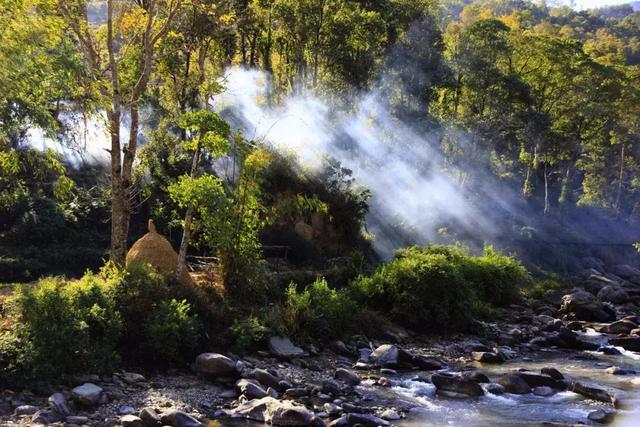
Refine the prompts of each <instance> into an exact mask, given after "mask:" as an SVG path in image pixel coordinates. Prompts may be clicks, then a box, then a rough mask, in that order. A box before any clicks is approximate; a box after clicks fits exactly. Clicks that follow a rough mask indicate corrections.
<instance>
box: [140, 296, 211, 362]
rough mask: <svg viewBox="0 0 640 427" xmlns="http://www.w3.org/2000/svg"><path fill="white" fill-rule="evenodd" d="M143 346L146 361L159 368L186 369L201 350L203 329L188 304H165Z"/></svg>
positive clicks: (151, 322)
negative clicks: (199, 346)
mask: <svg viewBox="0 0 640 427" xmlns="http://www.w3.org/2000/svg"><path fill="white" fill-rule="evenodd" d="M146 329H147V332H146V336H145V337H144V341H143V342H142V343H141V346H142V347H143V350H144V352H145V355H146V357H145V358H148V359H151V360H152V362H154V364H156V365H165V366H167V365H168V366H175V365H186V364H187V363H189V362H191V360H192V357H193V355H194V353H195V352H196V350H197V349H198V345H199V340H200V329H201V325H200V322H199V321H198V318H197V316H196V315H194V314H192V313H191V305H190V304H189V303H188V302H187V301H186V300H181V301H177V300H175V299H171V300H165V301H161V302H160V303H159V304H158V305H157V307H155V308H154V311H153V312H152V315H151V318H150V319H149V320H148V326H147V328H146Z"/></svg>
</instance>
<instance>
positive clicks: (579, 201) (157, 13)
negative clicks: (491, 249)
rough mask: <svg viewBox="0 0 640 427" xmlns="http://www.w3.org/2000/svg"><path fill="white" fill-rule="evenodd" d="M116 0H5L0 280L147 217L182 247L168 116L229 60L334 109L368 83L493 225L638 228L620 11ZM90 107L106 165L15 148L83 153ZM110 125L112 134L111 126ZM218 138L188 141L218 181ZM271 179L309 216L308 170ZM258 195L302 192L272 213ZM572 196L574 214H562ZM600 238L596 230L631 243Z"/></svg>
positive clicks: (273, 93) (627, 47) (50, 265)
mask: <svg viewBox="0 0 640 427" xmlns="http://www.w3.org/2000/svg"><path fill="white" fill-rule="evenodd" d="M156 3H157V4H156ZM112 6H113V11H112V12H111V16H108V14H107V9H108V2H105V1H90V2H86V4H85V3H82V2H80V3H78V4H75V3H74V4H67V3H66V2H58V3H56V2H55V1H44V0H43V1H35V0H34V1H9V2H3V5H2V18H1V19H2V28H3V29H2V46H1V47H0V49H1V54H0V58H1V61H2V65H3V66H2V67H1V68H2V70H3V71H2V74H1V75H0V78H1V81H2V85H1V86H2V88H3V90H2V116H1V117H2V118H1V122H0V123H1V126H0V129H1V141H2V162H1V163H0V164H1V167H2V172H3V173H2V177H1V178H0V179H1V185H2V187H1V193H0V194H2V197H1V199H0V200H2V203H1V206H2V215H1V218H2V223H1V230H0V236H1V238H0V247H1V248H2V252H3V253H4V254H3V255H2V258H1V260H2V261H1V264H2V266H3V267H2V270H3V271H4V272H5V274H9V277H8V278H7V279H6V280H9V279H10V277H11V275H13V277H15V278H20V277H23V278H26V277H29V275H30V274H32V275H34V276H38V275H40V274H43V273H48V272H66V273H72V272H73V273H74V274H78V273H80V272H82V270H83V269H84V268H85V267H87V266H93V267H94V268H95V267H96V266H97V265H98V263H99V260H100V259H101V258H102V257H104V256H105V255H106V254H107V248H108V247H109V246H108V242H109V241H111V247H110V249H111V255H112V256H113V258H114V259H116V260H119V261H120V262H121V261H122V260H123V259H124V255H125V253H126V249H127V247H128V243H131V241H132V239H133V238H135V237H137V236H139V235H140V233H141V230H142V229H143V228H142V227H143V224H144V223H145V222H146V218H147V217H153V218H154V219H155V220H156V223H157V224H159V225H160V226H161V228H162V229H163V230H165V233H168V234H171V236H174V237H173V239H172V240H173V241H174V243H175V244H176V245H177V244H178V243H179V242H178V240H179V239H180V235H181V232H180V229H181V220H182V219H184V215H185V209H187V208H186V205H181V204H180V203H176V200H175V198H172V197H171V196H169V195H168V188H169V186H170V185H171V184H172V183H174V182H176V181H177V180H178V177H179V176H181V175H182V174H184V173H188V169H190V167H189V166H190V164H191V163H193V162H192V158H193V156H192V154H193V153H192V152H193V151H194V150H193V149H190V148H185V147H182V146H181V145H180V141H181V140H183V139H187V136H188V135H191V136H193V135H194V133H193V130H194V129H195V128H194V127H193V126H194V125H189V126H184V125H181V124H180V123H181V121H184V120H185V119H184V117H183V116H184V115H185V114H189V113H198V112H200V111H203V110H206V109H207V108H209V107H207V106H208V105H210V100H211V99H215V97H216V96H217V94H219V93H223V92H224V90H225V84H224V78H223V79H220V76H223V75H224V72H225V70H228V69H229V67H231V66H241V67H248V68H249V67H250V68H257V69H261V70H264V71H265V72H266V73H268V74H269V75H270V76H271V79H272V84H271V86H270V89H269V93H268V94H267V96H266V99H264V103H266V104H268V105H275V106H277V105H278V104H279V103H281V102H284V101H286V100H287V99H288V97H291V96H295V95H299V94H313V95H316V96H322V97H323V98H324V99H329V100H331V102H332V105H333V106H334V107H335V108H336V109H337V111H340V110H343V111H349V110H350V109H353V108H354V102H356V99H357V98H358V96H360V95H361V94H363V93H367V92H368V91H372V90H376V91H378V93H382V94H383V95H382V96H384V98H385V100H386V101H387V102H388V105H389V112H390V114H392V115H393V116H394V117H396V118H398V119H399V120H402V121H403V122H404V123H408V124H409V126H410V127H411V129H412V130H414V131H415V132H418V133H429V134H430V135H434V136H433V138H432V139H434V140H435V145H436V147H437V151H438V152H439V155H441V156H442V158H443V161H442V163H441V164H440V165H439V167H440V169H441V171H444V173H446V174H447V175H448V176H449V177H451V178H452V179H453V180H455V182H457V183H458V184H459V185H460V187H461V188H463V189H464V192H465V195H466V197H469V198H471V199H472V200H474V201H475V203H476V204H477V205H480V206H481V205H483V203H484V204H486V205H493V203H492V202H491V196H487V194H486V186H487V182H491V185H492V186H496V187H495V188H499V189H500V190H499V191H497V193H498V194H502V195H503V197H504V198H505V200H508V201H507V202H506V204H510V205H513V206H514V209H515V207H516V206H517V210H518V211H519V212H520V216H521V217H522V216H523V215H524V216H525V217H526V218H528V219H527V220H525V221H522V220H521V219H520V220H513V219H507V220H505V219H504V217H502V216H498V215H494V217H491V220H492V221H496V222H502V221H504V222H505V224H508V225H505V226H504V227H502V228H503V229H506V231H505V232H506V233H507V234H509V233H512V232H511V231H509V226H511V225H518V226H519V227H525V228H526V226H527V225H529V226H533V225H534V224H533V223H534V220H533V219H532V218H537V217H543V218H545V217H546V218H547V220H545V221H547V222H548V218H549V217H553V218H569V219H570V220H569V219H567V220H566V221H565V222H564V223H563V224H562V226H561V228H566V227H567V223H568V224H569V225H568V227H569V228H570V227H571V223H572V221H573V224H574V225H575V224H578V223H580V221H581V219H582V218H584V217H585V215H586V216H587V217H589V215H597V216H598V217H604V218H607V219H615V220H617V221H620V222H621V224H622V225H621V226H617V229H618V230H620V228H621V227H622V229H624V227H625V226H624V224H629V223H633V222H635V221H636V220H637V217H638V207H639V205H638V203H639V199H638V197H639V196H640V193H639V191H638V190H639V186H640V184H639V183H638V182H637V173H638V167H639V163H638V156H639V155H640V153H639V152H638V128H639V123H638V120H639V118H640V110H639V108H640V93H639V92H638V90H639V86H638V81H639V80H638V79H639V78H640V74H639V72H638V70H639V68H638V65H639V64H640V34H639V30H638V28H639V26H640V12H637V11H634V9H633V8H632V7H631V6H628V5H625V6H612V7H608V8H601V9H597V10H587V11H580V12H578V11H575V10H572V9H570V8H569V7H553V6H547V5H545V4H543V3H531V2H526V1H475V2H465V1H458V2H456V1H445V2H441V3H437V2H434V1H427V0H425V1H401V0H393V1H392V0H389V1H384V2H379V1H375V2H374V1H372V2H367V1H324V0H323V1H311V0H310V1H275V0H274V1H173V2H171V1H169V2H114V4H113V5H112ZM149 8H153V9H152V10H151V12H153V13H150V12H149ZM140 112H142V118H141V114H140ZM198 114H199V113H198ZM202 114H204V113H202ZM96 115H98V116H99V117H102V118H103V120H104V121H105V125H103V128H104V129H106V127H108V128H110V129H111V130H112V131H111V132H112V135H111V138H113V142H112V143H113V144H115V145H113V147H110V148H109V149H108V157H109V158H110V164H111V167H110V168H109V167H108V166H107V165H106V164H104V162H98V164H96V163H95V162H93V163H92V162H90V161H75V162H72V161H70V160H69V158H68V156H67V157H66V158H65V157H62V156H61V155H60V154H58V153H56V152H55V151H51V150H46V151H44V152H42V151H40V150H39V149H38V147H34V145H33V143H30V142H29V141H30V136H31V132H32V131H33V129H39V130H42V131H44V132H45V134H46V135H48V136H49V137H50V138H53V139H54V140H59V141H62V144H65V145H66V146H67V147H72V148H73V149H75V150H77V151H78V152H79V153H80V157H79V158H81V159H82V158H86V156H82V152H83V149H85V148H86V147H87V145H91V143H92V141H90V140H89V141H88V140H87V138H86V137H85V138H84V139H83V138H82V137H81V136H79V135H78V131H77V129H78V126H79V124H78V122H82V121H83V120H84V121H85V123H86V120H87V118H88V117H89V118H91V117H96ZM121 121H123V123H126V125H125V126H123V127H122V129H121V126H116V125H114V123H119V122H121ZM92 123H95V120H94V122H92ZM107 125H108V126H107ZM196 127H197V126H196ZM208 130H209V129H207V131H208ZM214 130H216V131H219V130H220V129H214ZM236 130H237V129H231V130H230V131H227V132H231V133H234V134H235V132H236ZM114 131H115V132H114ZM201 131H203V129H201ZM196 133H197V132H196ZM223 133H224V132H223ZM231 133H229V135H231ZM237 136H238V137H239V136H240V135H237ZM381 137H382V138H384V137H385V136H384V135H382V136H381ZM190 138H191V137H190ZM125 141H127V142H125ZM247 142H249V146H251V142H250V141H247ZM36 146H37V144H36ZM32 147H34V148H32ZM234 147H236V148H234V150H235V149H237V148H238V147H237V146H236V145H235V144H234ZM191 148H195V147H191ZM220 148H221V147H217V148H216V147H208V148H206V147H200V148H198V149H196V150H195V151H197V152H198V156H201V157H202V162H200V161H199V162H200V163H201V164H199V165H196V168H195V169H197V170H200V169H203V168H204V169H207V168H208V169H209V171H208V172H211V173H213V175H214V176H216V173H218V175H219V171H218V172H216V171H214V170H212V169H211V165H212V163H211V162H212V161H213V160H214V159H215V158H220V157H221V156H222V157H224V156H228V155H229V151H228V150H227V151H226V152H220ZM202 149H204V151H205V152H203V153H200V150H202ZM57 151H58V152H59V151H60V150H57ZM94 151H95V149H94ZM99 151H102V150H99ZM223 151H224V149H223ZM67 152H68V149H67ZM102 154H104V153H102ZM236 154H237V153H236ZM330 155H331V153H329V156H330ZM232 157H235V161H238V156H236V155H233V156H232ZM75 158H76V159H78V157H75ZM159 159H164V160H165V161H159ZM289 160H291V161H294V162H295V159H289ZM283 162H284V160H283ZM416 167H418V168H419V167H420V166H416ZM332 168H333V174H334V175H335V176H334V177H333V178H337V175H336V174H338V175H339V174H340V169H341V168H340V165H339V163H335V162H334V164H333V166H331V165H330V164H328V165H327V170H326V171H325V172H326V173H325V174H324V175H325V177H320V178H317V177H316V178H314V179H313V180H315V181H317V180H318V179H319V180H320V181H322V180H323V179H325V178H326V175H327V174H331V173H332V172H331V169H332ZM342 169H345V168H342ZM343 172H344V171H343ZM347 172H348V171H347ZM198 174H199V172H196V174H195V175H194V177H195V176H196V175H198ZM321 175H322V174H321ZM343 178H344V177H343ZM390 179H393V177H390ZM271 184H273V185H277V183H271ZM343 184H344V183H343ZM273 185H272V187H271V188H269V189H266V188H263V189H262V190H264V191H262V190H261V191H262V196H261V200H260V203H261V204H263V205H265V204H267V205H270V206H269V209H271V211H272V212H274V210H273V209H275V208H281V209H284V210H285V211H286V209H289V210H291V209H293V208H296V209H298V210H300V209H303V210H304V209H307V211H309V209H321V208H320V205H321V204H322V203H324V204H325V205H326V204H327V202H329V201H330V200H329V199H328V198H329V197H331V196H330V194H329V193H331V192H332V191H333V189H332V188H325V189H324V190H323V191H324V192H325V194H320V195H318V194H317V192H318V190H317V189H314V188H313V187H314V186H315V187H322V185H321V183H319V182H316V183H315V184H313V185H311V184H309V183H307V184H302V183H299V184H298V185H297V188H296V185H293V186H290V188H282V187H281V188H274V187H273ZM305 186H306V187H305ZM336 188H337V187H336ZM228 190H229V188H227V190H225V191H228ZM269 191H275V192H277V193H287V194H290V195H293V194H296V193H297V194H296V196H300V197H301V199H300V200H298V201H297V202H296V201H295V200H293V199H291V200H289V202H288V203H285V202H282V201H279V202H278V203H279V204H280V206H279V207H278V206H276V203H275V198H276V194H271V195H269V194H267V193H268V192H269ZM354 191H355V190H354ZM495 192H496V191H495V190H494V193H495ZM357 193H358V194H356V193H353V194H349V195H347V196H346V198H345V197H342V196H338V195H337V194H334V195H333V197H334V198H336V197H337V198H342V199H343V200H342V201H341V203H343V204H345V203H346V204H347V205H348V206H345V208H346V209H355V211H352V212H348V211H343V212H342V215H343V217H349V216H350V217H351V220H350V222H351V224H349V225H344V227H347V228H348V227H351V229H352V230H351V231H349V233H352V234H354V233H355V234H358V233H359V231H358V228H359V226H360V225H362V224H357V223H358V222H361V220H362V219H363V218H364V216H365V215H364V214H365V213H364V212H362V210H363V209H366V207H365V206H366V200H367V197H368V196H367V194H366V193H365V192H363V191H362V190H358V191H357ZM318 196H320V198H318ZM373 196H374V197H375V194H374V195H373ZM322 197H324V199H322ZM269 198H271V201H268V200H267V199H269ZM303 199H304V200H303ZM263 207H264V206H263ZM325 208H326V206H325ZM333 208H334V210H336V209H338V208H337V204H336V203H334V206H333ZM576 208H577V209H579V212H581V213H580V214H579V215H578V217H575V216H572V212H576ZM580 209H581V210H580ZM485 210H486V209H485ZM584 212H589V214H584ZM308 214H309V212H307V215H308ZM331 214H332V215H334V216H335V215H336V214H338V215H340V214H341V213H340V212H331ZM287 215H289V217H292V216H295V215H293V214H292V212H284V213H282V212H281V213H276V214H275V216H276V217H278V216H280V218H279V219H278V220H275V219H273V218H271V223H272V224H273V223H277V222H282V221H283V220H284V217H286V216H287ZM488 215H489V216H491V215H492V214H491V213H488ZM190 216H194V213H193V212H192V213H191V214H190ZM196 216H198V215H196ZM259 217H260V221H262V220H266V216H265V215H264V214H262V215H259ZM110 219H113V220H111V221H110ZM354 221H355V222H356V224H353V222H354ZM130 222H131V225H130ZM527 222H529V223H527ZM336 223H338V222H337V221H336ZM602 223H607V221H601V222H600V223H599V224H600V225H601V224H602ZM442 225H443V227H442V228H445V226H446V225H447V223H446V219H445V220H443V224H442ZM600 225H599V226H600ZM398 227H401V225H400V226H398ZM130 228H131V229H132V232H131V233H130V232H129V229H130ZM594 228H597V227H594ZM109 229H110V230H109ZM138 230H140V231H138ZM454 232H455V230H454ZM607 233H609V228H607ZM625 233H626V232H624V231H623V232H622V235H621V236H625ZM400 234H403V235H404V237H403V238H402V239H398V241H397V242H395V243H410V241H411V237H410V236H411V230H403V231H402V232H401V233H400ZM575 234H578V235H579V234H584V229H580V230H579V231H577V232H576V233H575ZM615 235H616V233H613V234H612V235H610V236H609V237H611V238H610V239H609V240H610V241H612V242H617V241H621V240H622V241H624V242H625V243H628V242H627V240H628V238H623V237H612V236H615ZM631 235H632V236H633V233H632V234H631ZM407 236H408V237H407ZM626 236H627V237H629V235H628V234H626ZM455 237H456V238H462V239H463V240H464V239H465V238H469V237H470V236H468V233H467V235H464V233H458V235H455ZM512 237H513V236H512ZM482 238H485V239H486V236H481V239H482ZM565 240H569V241H572V240H575V235H574V236H572V237H567V238H566V239H565ZM70 242H74V243H73V244H70ZM79 242H82V243H79ZM275 243H283V242H277V241H276V242H275ZM285 243H290V242H285ZM44 245H46V247H47V248H48V249H44V247H45V246H44ZM79 245H80V246H82V249H80V246H79ZM205 245H206V242H205ZM185 250H186V249H185ZM210 250H215V248H214V247H212V248H210ZM204 252H206V251H204ZM204 252H202V253H203V254H204ZM67 256H72V257H74V258H75V259H78V260H83V262H82V263H78V264H79V267H78V269H75V271H72V270H74V268H73V267H71V266H69V265H67V264H66V263H64V262H61V261H62V260H63V259H65V258H66V257H67ZM56 257H58V258H56ZM25 274H27V276H25Z"/></svg>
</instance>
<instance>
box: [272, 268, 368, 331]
mask: <svg viewBox="0 0 640 427" xmlns="http://www.w3.org/2000/svg"><path fill="white" fill-rule="evenodd" d="M357 313H358V307H357V305H356V303H355V301H354V300H353V299H351V298H350V297H349V295H348V293H347V291H346V290H335V289H331V288H330V287H329V285H328V284H327V281H326V280H325V279H324V278H320V279H317V280H316V281H315V282H314V283H313V284H311V285H310V286H308V287H307V288H306V289H304V290H302V291H298V290H297V287H296V285H295V284H293V283H292V284H291V285H289V288H288V289H287V292H286V297H285V302H284V304H282V306H279V307H277V308H276V309H275V312H274V313H273V314H272V322H273V325H272V326H273V327H274V329H276V330H278V331H279V332H281V333H283V334H285V335H288V336H292V337H296V338H297V339H298V340H313V339H317V340H329V339H332V338H338V337H341V336H343V335H344V334H346V333H348V332H350V331H353V326H354V320H355V318H356V316H357Z"/></svg>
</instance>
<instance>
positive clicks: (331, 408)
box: [322, 403, 342, 417]
mask: <svg viewBox="0 0 640 427" xmlns="http://www.w3.org/2000/svg"><path fill="white" fill-rule="evenodd" d="M322 407H323V408H324V410H325V412H326V413H327V414H329V416H330V417H336V416H338V415H340V412H342V408H341V407H339V406H338V405H336V404H335V403H325V404H324V405H323V406H322Z"/></svg>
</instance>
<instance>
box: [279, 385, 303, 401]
mask: <svg viewBox="0 0 640 427" xmlns="http://www.w3.org/2000/svg"><path fill="white" fill-rule="evenodd" d="M284 394H285V395H286V396H287V397H291V398H294V399H295V398H298V397H304V396H307V395H308V394H309V391H308V390H307V389H306V388H303V387H293V388H288V389H287V390H286V391H285V392H284Z"/></svg>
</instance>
